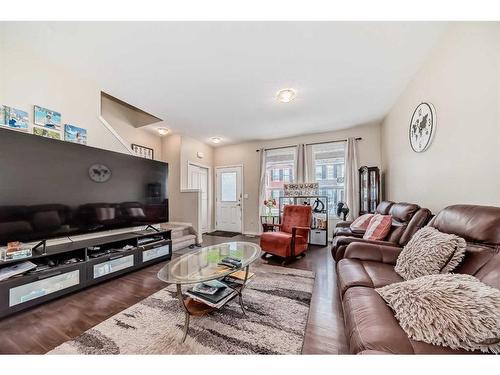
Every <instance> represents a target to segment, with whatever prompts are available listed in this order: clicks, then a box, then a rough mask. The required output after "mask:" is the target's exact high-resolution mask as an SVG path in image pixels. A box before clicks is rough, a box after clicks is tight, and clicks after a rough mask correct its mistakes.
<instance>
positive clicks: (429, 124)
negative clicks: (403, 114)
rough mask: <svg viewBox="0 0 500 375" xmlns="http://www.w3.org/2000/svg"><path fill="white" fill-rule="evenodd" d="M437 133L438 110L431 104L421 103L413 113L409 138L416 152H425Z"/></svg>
mask: <svg viewBox="0 0 500 375" xmlns="http://www.w3.org/2000/svg"><path fill="white" fill-rule="evenodd" d="M435 133H436V110H435V109H434V106H433V105H432V104H431V103H425V102H423V103H420V104H419V105H418V106H417V108H415V110H414V111H413V114H412V116H411V120H410V129H409V131H408V136H409V138H410V146H411V148H412V150H413V151H415V152H424V151H425V150H427V149H428V148H429V146H430V144H431V142H432V138H433V137H434V134H435Z"/></svg>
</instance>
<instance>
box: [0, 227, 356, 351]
mask: <svg viewBox="0 0 500 375" xmlns="http://www.w3.org/2000/svg"><path fill="white" fill-rule="evenodd" d="M203 239H204V242H203V245H204V246H208V245H211V244H217V243H221V242H227V241H231V240H233V241H234V240H244V241H252V242H258V238H249V237H244V236H237V237H233V238H224V237H215V236H204V237H203ZM187 250H188V251H189V249H187ZM183 252H185V251H183ZM179 254H180V253H176V254H174V257H175V256H179ZM269 263H270V264H274V261H273V258H270V260H269ZM164 264H165V263H164V262H163V263H159V264H156V265H153V266H150V267H146V268H143V269H142V270H139V271H136V272H133V273H131V274H128V275H124V276H121V277H118V278H116V279H113V280H110V281H107V282H104V283H102V284H99V285H95V286H93V287H90V288H88V289H85V290H83V291H80V292H76V293H73V294H70V295H68V296H65V297H62V298H59V299H57V300H55V301H52V302H48V303H45V304H43V305H41V306H38V307H35V308H32V309H30V310H27V311H24V312H21V313H18V314H15V315H13V316H10V317H7V318H4V319H0V353H2V354H7V353H8V354H23V353H26V354H27V353H29V354H42V353H46V352H48V351H49V350H51V349H53V348H55V347H56V346H58V345H60V344H62V343H63V342H65V341H67V340H69V339H72V338H74V337H76V336H78V335H80V334H81V333H83V332H84V331H86V330H88V329H89V328H92V327H93V326H95V325H97V324H99V323H100V322H102V321H103V320H106V319H107V318H109V317H111V316H113V315H114V314H116V313H118V312H120V311H122V310H124V309H126V308H127V307H129V306H131V305H133V304H135V303H137V302H139V301H140V300H142V299H144V298H146V297H147V296H149V295H151V294H153V293H155V292H157V291H158V290H160V289H162V288H164V287H165V285H166V284H165V283H163V282H161V281H160V280H158V278H157V277H156V274H157V272H158V271H159V270H160V268H161V267H163V266H164ZM276 264H279V261H278V260H276ZM287 267H290V268H300V269H307V270H311V271H313V272H315V274H316V281H315V285H314V292H313V298H312V301H311V309H310V312H309V318H308V323H307V327H306V334H305V339H304V347H303V354H343V353H347V343H346V339H345V333H344V323H343V316H342V307H341V305H340V299H339V296H338V293H337V284H336V282H337V279H336V275H335V267H334V262H333V260H332V257H331V254H330V249H329V246H327V247H318V246H311V248H310V249H309V252H308V253H307V256H305V257H304V258H302V259H300V260H298V261H296V262H293V263H291V264H290V265H288V266H287Z"/></svg>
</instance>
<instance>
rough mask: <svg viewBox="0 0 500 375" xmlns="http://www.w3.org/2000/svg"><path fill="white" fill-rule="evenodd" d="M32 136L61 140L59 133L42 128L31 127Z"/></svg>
mask: <svg viewBox="0 0 500 375" xmlns="http://www.w3.org/2000/svg"><path fill="white" fill-rule="evenodd" d="M33 134H35V135H38V136H40V137H45V138H51V139H57V140H61V132H58V131H57V130H52V129H47V128H45V127H42V126H33Z"/></svg>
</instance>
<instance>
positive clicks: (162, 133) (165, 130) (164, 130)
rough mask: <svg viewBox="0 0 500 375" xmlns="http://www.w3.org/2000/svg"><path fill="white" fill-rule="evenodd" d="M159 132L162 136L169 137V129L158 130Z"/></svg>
mask: <svg viewBox="0 0 500 375" xmlns="http://www.w3.org/2000/svg"><path fill="white" fill-rule="evenodd" d="M157 130H158V133H159V134H160V135H167V134H168V132H169V131H170V130H168V129H167V128H158V129H157Z"/></svg>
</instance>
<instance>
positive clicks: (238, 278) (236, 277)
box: [226, 270, 255, 285]
mask: <svg viewBox="0 0 500 375" xmlns="http://www.w3.org/2000/svg"><path fill="white" fill-rule="evenodd" d="M254 275H255V273H253V272H248V277H247V282H248V281H250V279H251V278H252V277H253V276H254ZM226 279H227V280H229V281H231V282H233V283H235V284H240V285H241V284H243V283H244V282H245V271H244V270H239V271H236V272H233V273H231V274H229V275H227V276H226Z"/></svg>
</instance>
